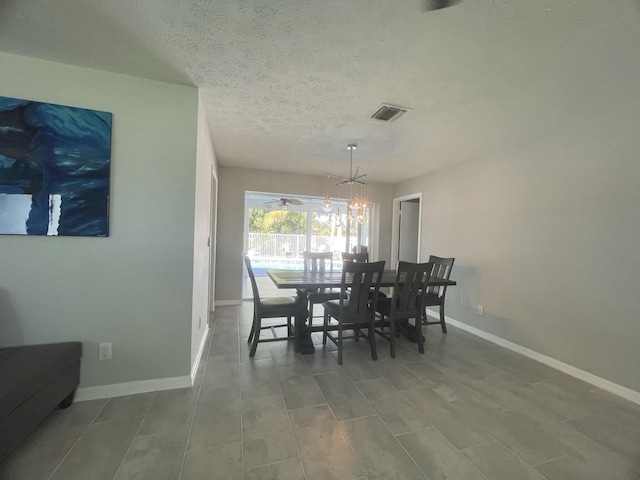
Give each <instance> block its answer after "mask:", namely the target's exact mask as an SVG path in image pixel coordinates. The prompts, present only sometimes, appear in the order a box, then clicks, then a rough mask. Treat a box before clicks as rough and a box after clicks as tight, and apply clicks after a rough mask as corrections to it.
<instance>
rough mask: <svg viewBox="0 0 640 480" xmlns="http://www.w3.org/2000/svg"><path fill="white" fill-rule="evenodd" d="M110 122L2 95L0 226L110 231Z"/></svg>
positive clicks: (35, 231) (39, 231) (60, 232)
mask: <svg viewBox="0 0 640 480" xmlns="http://www.w3.org/2000/svg"><path fill="white" fill-rule="evenodd" d="M111 122H112V114H111V113H107V112H101V111H96V110H88V109H84V108H76V107H69V106H64V105H55V104H51V103H41V102H34V101H30V100H21V99H16V98H8V97H0V234H13V235H53V236H91V237H106V236H108V235H109V187H110V185H109V184H110V166H111Z"/></svg>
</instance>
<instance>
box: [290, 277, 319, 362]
mask: <svg viewBox="0 0 640 480" xmlns="http://www.w3.org/2000/svg"><path fill="white" fill-rule="evenodd" d="M298 302H300V303H301V308H303V309H304V312H305V316H304V318H301V319H299V320H298V319H296V332H295V333H296V336H297V337H298V342H299V345H300V353H301V354H303V355H308V354H310V353H313V352H315V351H316V349H315V347H314V346H313V340H312V339H311V332H310V331H309V329H308V328H307V319H308V318H309V309H308V308H307V307H308V306H309V295H308V293H307V291H306V290H298Z"/></svg>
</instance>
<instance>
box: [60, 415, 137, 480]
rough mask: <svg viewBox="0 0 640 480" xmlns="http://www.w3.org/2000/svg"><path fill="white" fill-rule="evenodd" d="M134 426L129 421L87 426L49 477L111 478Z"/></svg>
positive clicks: (77, 479) (71, 479) (70, 479)
mask: <svg viewBox="0 0 640 480" xmlns="http://www.w3.org/2000/svg"><path fill="white" fill-rule="evenodd" d="M137 429H138V422H132V421H131V420H119V421H116V422H108V423H98V424H95V425H91V426H90V427H89V428H88V429H87V430H86V431H85V432H84V434H83V435H82V437H81V438H80V441H78V443H77V444H76V445H75V446H74V447H73V449H72V450H71V452H69V455H68V456H67V457H66V458H65V459H64V461H63V462H62V463H61V464H60V467H59V468H58V469H57V470H56V471H55V473H54V474H53V476H52V477H51V479H52V480H87V479H89V478H90V479H91V480H112V479H113V477H114V476H115V474H116V472H117V471H118V468H119V467H120V464H121V463H122V460H123V458H124V456H125V454H126V453H127V450H128V449H129V445H131V442H132V441H133V437H134V435H135V434H136V430H137ZM89 459H90V460H89Z"/></svg>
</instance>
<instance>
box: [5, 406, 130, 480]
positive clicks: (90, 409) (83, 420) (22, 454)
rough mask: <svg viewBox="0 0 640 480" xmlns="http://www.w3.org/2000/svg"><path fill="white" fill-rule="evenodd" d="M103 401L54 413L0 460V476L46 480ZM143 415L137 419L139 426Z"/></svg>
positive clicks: (99, 408) (94, 416) (97, 411)
mask: <svg viewBox="0 0 640 480" xmlns="http://www.w3.org/2000/svg"><path fill="white" fill-rule="evenodd" d="M105 404H106V401H100V402H95V401H92V402H76V403H74V404H73V405H72V406H71V407H69V408H67V409H66V410H57V411H55V412H53V413H52V414H51V415H50V416H49V417H47V418H46V419H45V421H44V422H43V423H42V424H41V425H40V427H39V428H38V429H37V430H36V431H35V432H34V433H33V434H32V435H31V436H29V437H28V438H27V439H26V440H25V441H24V442H23V443H22V444H21V445H20V446H18V448H17V449H16V450H15V451H14V452H13V453H12V454H11V455H10V456H9V458H7V459H5V460H4V461H2V462H0V479H7V480H9V479H24V480H45V479H47V478H49V477H50V476H51V473H52V472H53V471H54V470H55V469H56V467H57V466H58V465H59V464H60V462H62V460H63V459H64V458H65V456H66V455H67V454H68V453H69V451H70V450H71V448H72V447H73V446H74V445H75V443H76V442H77V441H78V439H79V438H80V436H81V435H82V433H83V432H84V431H85V430H86V429H87V428H88V427H89V425H90V424H91V422H92V421H93V420H94V419H95V418H96V417H97V416H98V414H99V413H100V411H101V410H102V408H103V407H104V405H105ZM141 421H142V417H141V418H139V419H138V425H139V424H140V422H141Z"/></svg>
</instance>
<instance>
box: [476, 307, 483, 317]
mask: <svg viewBox="0 0 640 480" xmlns="http://www.w3.org/2000/svg"><path fill="white" fill-rule="evenodd" d="M476 313H477V314H478V315H484V306H482V305H478V308H477V309H476Z"/></svg>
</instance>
